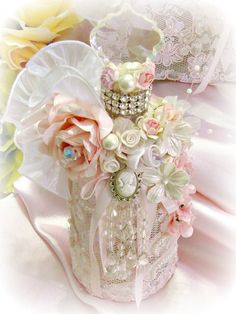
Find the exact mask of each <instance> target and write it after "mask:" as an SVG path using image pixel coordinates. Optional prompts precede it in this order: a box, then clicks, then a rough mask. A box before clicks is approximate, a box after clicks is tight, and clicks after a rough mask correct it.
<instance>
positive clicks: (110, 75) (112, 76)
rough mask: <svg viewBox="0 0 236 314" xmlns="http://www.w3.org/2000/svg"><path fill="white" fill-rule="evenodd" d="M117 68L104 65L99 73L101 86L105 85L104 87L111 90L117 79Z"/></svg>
mask: <svg viewBox="0 0 236 314" xmlns="http://www.w3.org/2000/svg"><path fill="white" fill-rule="evenodd" d="M118 76H119V74H118V70H116V69H113V68H111V67H108V66H107V67H105V68H104V70H103V72H102V75H101V83H102V86H103V87H105V88H106V89H109V90H112V89H113V86H114V83H115V81H117V79H118Z"/></svg>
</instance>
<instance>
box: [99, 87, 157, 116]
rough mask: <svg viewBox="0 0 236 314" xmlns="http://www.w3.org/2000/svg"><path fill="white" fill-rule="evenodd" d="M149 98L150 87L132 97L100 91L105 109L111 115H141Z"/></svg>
mask: <svg viewBox="0 0 236 314" xmlns="http://www.w3.org/2000/svg"><path fill="white" fill-rule="evenodd" d="M150 96H151V86H150V87H149V89H148V90H145V91H141V92H139V93H137V94H134V95H122V94H120V93H116V92H114V91H110V90H102V99H103V101H104V104H105V108H106V110H107V111H108V112H110V113H111V114H113V115H122V116H133V115H137V114H141V113H142V112H144V111H145V110H146V108H147V104H148V102H149V100H150Z"/></svg>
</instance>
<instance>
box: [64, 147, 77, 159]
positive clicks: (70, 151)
mask: <svg viewBox="0 0 236 314" xmlns="http://www.w3.org/2000/svg"><path fill="white" fill-rule="evenodd" d="M64 157H65V159H74V158H75V152H74V151H73V149H71V148H70V147H65V148H64Z"/></svg>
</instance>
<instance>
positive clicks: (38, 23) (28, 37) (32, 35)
mask: <svg viewBox="0 0 236 314" xmlns="http://www.w3.org/2000/svg"><path fill="white" fill-rule="evenodd" d="M17 21H18V22H19V23H20V25H19V28H17V29H10V28H4V29H3V30H2V34H1V37H2V38H1V44H0V53H1V57H2V58H3V59H4V60H5V61H6V62H7V63H8V65H9V67H10V68H11V69H16V70H20V69H22V68H23V67H24V66H25V64H26V63H27V62H28V61H29V59H30V58H31V57H32V56H33V55H34V54H35V53H36V52H38V51H39V50H40V49H41V48H43V47H45V46H46V45H47V44H49V43H51V42H53V41H54V40H56V39H57V40H58V37H59V36H60V35H62V34H63V32H64V31H66V30H67V29H69V28H71V27H73V26H75V25H76V24H78V23H80V22H81V21H82V18H80V17H79V16H78V15H77V14H76V13H75V11H73V10H72V2H71V1H62V0H59V1H58V0H51V1H47V0H41V1H37V2H36V3H35V2H33V3H32V4H30V3H27V4H26V5H23V6H22V7H21V9H20V10H18V12H17Z"/></svg>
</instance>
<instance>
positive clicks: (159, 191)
mask: <svg viewBox="0 0 236 314" xmlns="http://www.w3.org/2000/svg"><path fill="white" fill-rule="evenodd" d="M164 194H165V188H164V185H163V184H156V185H155V186H153V187H152V188H150V189H149V190H148V193H147V199H148V200H149V201H150V202H151V203H154V204H158V203H160V202H161V201H162V199H163V197H164Z"/></svg>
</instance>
